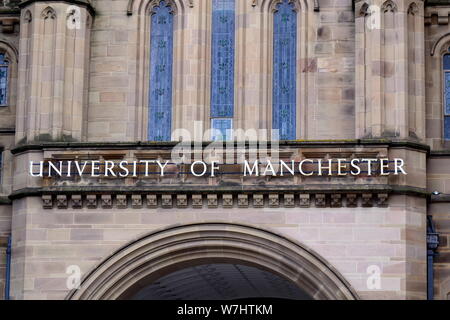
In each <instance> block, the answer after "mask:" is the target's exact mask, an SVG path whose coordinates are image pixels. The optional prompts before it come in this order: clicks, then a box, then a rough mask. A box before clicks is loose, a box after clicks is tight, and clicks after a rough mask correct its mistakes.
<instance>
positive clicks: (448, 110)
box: [444, 72, 450, 115]
mask: <svg viewBox="0 0 450 320" xmlns="http://www.w3.org/2000/svg"><path fill="white" fill-rule="evenodd" d="M444 112H445V115H450V72H444Z"/></svg>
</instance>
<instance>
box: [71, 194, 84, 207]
mask: <svg viewBox="0 0 450 320" xmlns="http://www.w3.org/2000/svg"><path fill="white" fill-rule="evenodd" d="M71 202H72V208H74V209H81V208H82V207H83V199H82V197H81V194H74V195H72V197H71Z"/></svg>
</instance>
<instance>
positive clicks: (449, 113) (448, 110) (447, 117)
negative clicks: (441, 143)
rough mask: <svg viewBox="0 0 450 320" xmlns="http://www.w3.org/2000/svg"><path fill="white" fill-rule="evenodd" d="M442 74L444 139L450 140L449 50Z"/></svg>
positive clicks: (444, 59) (445, 57)
mask: <svg viewBox="0 0 450 320" xmlns="http://www.w3.org/2000/svg"><path fill="white" fill-rule="evenodd" d="M442 65H443V73H444V139H445V140H450V49H449V53H446V54H444V57H443V64H442Z"/></svg>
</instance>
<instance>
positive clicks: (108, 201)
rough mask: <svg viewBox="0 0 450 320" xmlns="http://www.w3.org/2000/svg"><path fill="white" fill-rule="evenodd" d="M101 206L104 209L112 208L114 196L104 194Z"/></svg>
mask: <svg viewBox="0 0 450 320" xmlns="http://www.w3.org/2000/svg"><path fill="white" fill-rule="evenodd" d="M101 206H102V208H103V209H110V208H112V196H111V195H110V194H102V196H101Z"/></svg>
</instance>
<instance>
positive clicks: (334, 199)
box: [330, 193, 342, 208]
mask: <svg viewBox="0 0 450 320" xmlns="http://www.w3.org/2000/svg"><path fill="white" fill-rule="evenodd" d="M330 206H331V207H332V208H340V207H342V195H341V194H339V193H335V194H332V195H331V201H330Z"/></svg>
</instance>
